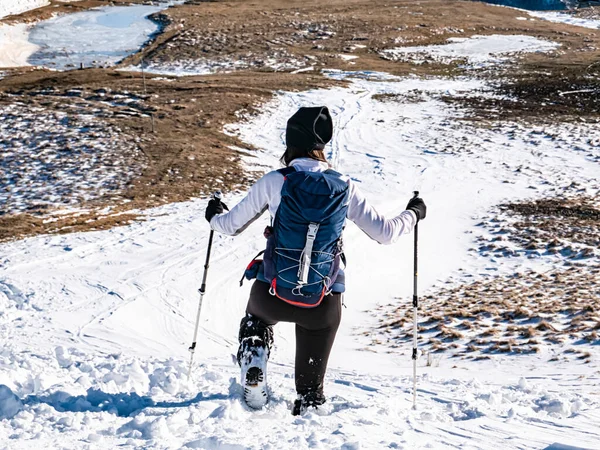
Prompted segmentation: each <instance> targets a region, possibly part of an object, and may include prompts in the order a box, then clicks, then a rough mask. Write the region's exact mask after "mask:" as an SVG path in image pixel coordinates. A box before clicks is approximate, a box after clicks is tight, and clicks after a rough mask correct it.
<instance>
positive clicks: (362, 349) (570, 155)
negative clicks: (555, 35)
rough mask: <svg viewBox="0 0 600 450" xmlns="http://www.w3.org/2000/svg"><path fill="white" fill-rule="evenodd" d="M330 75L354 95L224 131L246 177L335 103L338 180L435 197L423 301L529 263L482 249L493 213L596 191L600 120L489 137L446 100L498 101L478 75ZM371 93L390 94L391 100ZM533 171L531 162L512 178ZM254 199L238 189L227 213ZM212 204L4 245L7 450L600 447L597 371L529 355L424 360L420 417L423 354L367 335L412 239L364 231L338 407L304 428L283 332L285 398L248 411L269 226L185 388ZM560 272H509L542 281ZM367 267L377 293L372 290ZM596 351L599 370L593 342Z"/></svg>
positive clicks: (272, 371)
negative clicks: (573, 185)
mask: <svg viewBox="0 0 600 450" xmlns="http://www.w3.org/2000/svg"><path fill="white" fill-rule="evenodd" d="M330 76H332V77H336V78H348V77H352V79H351V83H350V85H349V86H348V87H344V88H342V87H337V88H333V89H327V90H314V91H309V92H300V93H287V92H282V93H280V94H279V95H278V96H277V97H276V98H275V99H274V100H273V101H271V102H270V103H268V104H267V105H265V106H264V108H262V110H263V111H264V112H263V113H262V114H261V115H259V116H257V117H253V118H251V119H250V120H248V121H241V122H240V123H237V124H231V125H230V126H228V127H227V132H229V133H234V134H237V135H239V136H240V137H241V138H242V139H243V140H245V141H247V142H248V143H250V144H253V145H254V146H256V147H257V148H259V149H261V150H260V153H259V154H258V155H257V156H254V157H252V156H246V157H245V158H246V160H247V161H248V162H247V163H248V164H255V165H256V161H260V164H262V165H263V167H264V168H265V169H267V168H271V167H277V162H276V161H277V158H278V156H279V154H280V153H281V151H282V149H283V146H282V142H283V135H284V126H285V121H286V119H287V117H288V116H289V115H291V113H293V112H294V111H295V110H296V109H297V108H298V106H300V105H316V104H326V105H328V106H329V108H330V110H331V112H332V114H333V116H334V120H335V123H336V131H335V136H334V140H333V143H332V145H331V146H330V147H329V148H328V149H329V152H330V153H329V157H330V159H331V161H332V162H333V163H334V164H335V166H336V168H337V169H338V170H341V171H342V172H344V173H347V174H349V175H350V176H351V177H352V178H353V179H354V180H355V181H356V182H357V183H358V184H359V186H360V188H361V189H362V190H363V191H364V192H365V193H366V194H367V195H368V197H369V199H370V200H371V201H372V202H373V203H374V204H375V205H376V206H377V208H378V209H379V210H381V211H382V212H385V213H388V214H393V213H395V212H398V211H400V210H402V209H403V207H404V205H405V203H406V201H407V199H408V198H409V197H410V194H411V192H412V190H414V189H418V190H420V191H421V192H422V195H423V197H424V198H425V200H426V202H427V203H428V205H429V215H428V218H427V220H425V221H424V222H422V224H421V225H420V239H421V241H420V258H421V261H422V264H423V266H422V268H421V271H420V289H422V291H423V292H427V290H431V289H433V288H434V286H436V285H437V284H438V283H443V282H444V281H445V280H447V279H448V276H449V275H450V274H454V273H456V271H457V270H458V269H463V271H464V272H465V273H473V274H479V273H485V272H487V271H488V269H490V268H494V269H495V270H505V271H511V270H514V269H515V268H514V266H511V265H510V264H507V265H504V264H500V263H498V262H495V261H493V260H492V259H490V258H485V257H474V256H473V254H472V253H470V252H469V251H468V248H469V247H470V246H471V245H473V243H472V239H473V236H472V235H471V234H468V233H465V232H466V231H468V230H471V229H472V228H473V225H474V223H475V220H476V218H477V216H478V215H481V214H484V213H485V212H487V211H488V210H489V208H490V207H491V206H493V205H496V204H498V203H499V202H502V201H506V200H507V199H519V198H530V197H532V196H536V197H537V196H543V195H546V194H548V195H552V194H554V193H556V192H559V191H560V188H561V187H562V186H564V185H566V184H568V183H570V181H571V180H572V179H573V177H575V176H576V177H577V179H578V180H579V181H580V183H581V186H582V188H583V189H588V190H589V193H593V192H596V191H594V189H597V180H598V168H597V160H594V159H593V158H591V157H590V156H589V155H590V154H592V155H596V156H598V152H599V151H598V147H597V146H596V145H594V142H597V141H596V139H598V130H597V129H596V128H595V126H594V125H593V124H591V125H586V124H579V125H577V126H573V125H566V124H565V125H557V126H556V128H555V129H553V130H552V133H553V134H554V135H555V136H556V135H558V136H560V139H556V138H555V139H551V138H546V137H544V135H543V134H542V135H540V134H536V130H530V129H528V128H526V127H522V126H513V127H510V126H509V125H505V126H504V127H502V126H498V127H493V126H492V127H486V128H475V126H474V125H468V124H466V123H465V122H461V121H460V118H461V117H464V116H465V115H467V114H468V111H463V110H460V109H456V108H454V107H451V106H449V105H447V104H446V103H444V102H442V101H441V99H440V96H441V95H448V94H450V95H455V96H466V95H474V96H489V95H494V93H493V91H492V89H491V87H489V86H487V85H486V83H485V82H484V81H479V80H473V79H469V78H462V79H455V80H441V79H435V78H433V79H427V80H425V79H420V78H416V77H412V78H398V77H390V76H388V75H385V74H376V73H367V74H363V73H357V74H352V73H347V72H346V73H344V72H338V71H331V72H330ZM376 94H390V95H392V96H394V97H392V98H391V99H390V100H384V101H380V100H376V99H375V98H373V96H374V95H376ZM506 127H509V128H510V130H509V129H508V128H506ZM534 140H536V143H535V144H534V143H533V141H534ZM575 148H578V149H579V150H574V149H575ZM519 166H526V167H529V169H527V170H521V171H520V172H516V171H515V168H517V167H519ZM504 181H508V183H505V182H504ZM530 186H535V187H536V189H535V190H532V189H530ZM590 189H591V190H590ZM240 198H241V195H240V194H237V195H229V196H227V198H226V199H225V202H226V203H228V204H230V205H232V204H235V202H236V201H238V200H239V199H240ZM465 199H468V201H465ZM205 204H206V202H205V200H202V199H199V200H195V201H190V202H186V203H182V204H172V205H167V206H164V207H161V208H157V209H155V210H152V211H150V212H149V213H148V214H147V218H146V221H144V222H140V223H136V224H133V225H130V226H127V227H121V228H115V229H113V230H110V231H103V232H91V233H85V234H71V235H63V236H41V237H36V238H31V239H27V240H24V241H21V242H15V243H11V244H4V245H2V246H1V247H0V255H1V256H0V305H1V306H2V309H1V310H2V314H1V315H0V336H1V337H2V339H3V340H4V342H5V345H4V346H3V348H2V350H0V384H3V385H5V386H6V388H5V389H3V390H2V392H3V394H2V395H3V396H2V398H3V399H8V401H7V400H3V402H4V403H2V405H3V406H2V408H1V411H2V414H4V415H5V416H12V418H11V419H5V420H2V421H0V441H2V442H10V447H11V448H13V447H15V448H40V447H43V446H47V447H51V446H52V443H53V442H55V441H56V440H57V439H60V442H61V444H62V445H64V446H67V447H70V448H73V447H82V446H85V445H99V446H102V447H105V448H113V447H117V446H120V447H123V448H136V447H137V448H140V447H141V448H161V449H162V448H240V449H241V448H244V449H246V448H252V449H258V448H291V447H294V448H319V447H322V448H415V447H416V448H448V447H455V448H458V447H460V448H489V447H490V446H506V442H507V439H510V441H508V442H511V445H512V446H514V447H515V448H516V447H518V448H544V447H546V448H565V446H568V445H570V444H573V443H576V444H577V446H578V447H579V448H597V443H598V442H599V440H600V433H599V431H598V429H597V423H598V420H600V398H598V395H597V393H595V392H596V391H597V384H598V374H597V371H598V363H597V359H594V360H593V361H594V362H592V363H591V364H583V363H581V362H573V361H568V362H566V361H557V362H552V363H551V362H548V358H547V357H545V356H544V355H543V354H542V355H537V354H534V355H522V356H497V357H495V358H492V359H490V360H487V361H464V360H461V359H451V358H447V357H445V356H443V355H441V356H440V357H439V358H437V357H436V358H435V360H434V361H433V363H431V364H429V365H428V364H427V362H426V361H425V360H424V359H421V360H419V368H418V373H419V380H418V387H419V395H418V409H417V411H412V410H411V404H412V395H411V376H410V374H411V360H410V356H409V352H410V350H409V348H407V346H400V347H399V348H397V349H392V350H391V351H381V350H377V348H371V347H370V346H369V345H367V344H365V340H364V339H363V338H361V337H360V334H359V333H358V332H359V331H362V330H370V331H369V332H370V333H372V332H373V331H372V329H371V328H370V327H371V325H373V324H374V323H375V320H374V318H373V317H372V316H371V311H373V310H374V309H375V308H376V306H377V305H382V304H388V303H393V304H399V303H400V304H401V303H404V304H406V305H407V307H409V304H410V302H409V298H410V293H411V289H412V283H411V280H412V270H411V262H412V239H411V238H410V237H408V238H404V239H402V240H401V242H399V243H398V244H397V245H395V246H394V247H384V246H378V245H376V244H375V243H373V242H372V241H370V240H369V239H368V238H367V237H366V236H364V235H363V234H362V233H361V232H360V231H359V230H358V229H357V228H356V227H355V226H353V225H349V226H348V229H347V232H346V242H348V243H349V244H348V245H347V247H348V248H347V254H348V259H349V261H350V263H349V268H348V273H347V277H348V292H347V294H346V296H345V303H346V305H347V309H345V310H344V318H343V320H342V327H341V329H340V332H339V335H338V340H337V342H336V344H335V347H334V350H333V355H332V358H331V362H330V370H329V373H328V376H327V380H326V393H327V395H328V396H329V402H328V403H327V404H326V405H324V407H322V408H320V409H319V410H317V411H314V412H309V413H307V414H305V415H304V416H302V417H292V416H291V415H290V408H291V403H292V401H293V399H294V392H293V379H292V376H293V360H294V357H293V342H294V339H293V327H291V326H289V325H286V324H280V325H278V326H277V328H276V336H275V341H276V346H275V348H274V351H273V355H272V359H271V362H270V368H269V379H270V388H271V391H272V399H271V402H270V403H269V405H268V407H267V408H266V409H264V410H263V411H259V412H254V411H251V410H249V409H248V408H247V407H245V406H244V405H242V403H241V387H240V385H239V383H238V381H237V378H238V376H239V369H238V368H237V367H236V366H235V365H233V364H232V361H231V354H233V353H235V351H236V347H237V344H236V334H237V326H238V321H239V319H240V318H241V317H242V314H243V310H244V307H245V300H246V298H247V293H248V289H249V285H248V284H246V286H245V287H244V288H241V289H240V288H239V287H238V283H237V281H238V279H239V277H240V275H241V271H242V270H243V267H244V266H245V265H246V263H247V261H248V260H249V259H250V258H251V257H252V256H254V255H255V254H256V253H257V251H258V250H259V249H260V248H261V246H262V245H263V242H262V239H261V238H260V236H261V230H262V228H263V227H264V225H265V224H266V223H267V218H266V217H265V218H262V219H261V220H260V221H259V222H258V223H256V224H253V225H252V226H251V227H250V228H249V229H248V230H247V231H246V232H245V235H244V236H242V237H237V238H230V237H225V236H219V235H217V236H216V237H215V244H214V247H213V257H212V259H211V268H210V273H209V281H208V291H207V294H206V296H205V299H204V304H203V310H202V319H201V327H200V335H199V347H198V349H197V352H196V365H195V368H194V371H193V376H192V379H191V380H190V381H188V380H187V376H186V375H187V363H188V355H187V350H186V349H187V346H188V345H189V343H190V342H189V341H190V340H191V336H192V332H193V321H194V318H195V312H196V307H197V288H198V286H199V284H200V282H201V277H202V266H203V264H204V252H205V250H206V244H207V236H208V226H207V224H206V222H205V220H204V217H203V216H204V214H203V212H204V207H205ZM257 236H259V237H257ZM559 263H560V262H559V261H553V260H548V259H543V260H530V259H527V258H521V259H519V258H517V259H515V260H514V264H515V265H518V264H528V265H532V266H534V267H542V268H543V267H547V266H552V265H553V264H559ZM364 274H370V275H369V277H370V278H371V279H372V280H373V281H376V282H375V283H365V276H364ZM589 349H590V351H592V352H593V353H594V355H596V356H595V358H597V356H598V351H597V349H594V348H592V347H590V348H589ZM11 392H12V394H14V395H16V397H17V398H18V399H19V400H15V397H14V396H13V395H12V394H11ZM19 402H20V403H19ZM565 430H568V432H566V431H565ZM13 444H14V445H13Z"/></svg>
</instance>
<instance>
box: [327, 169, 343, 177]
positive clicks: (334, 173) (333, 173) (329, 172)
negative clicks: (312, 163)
mask: <svg viewBox="0 0 600 450" xmlns="http://www.w3.org/2000/svg"><path fill="white" fill-rule="evenodd" d="M323 173H326V174H328V175H333V176H335V177H338V178H341V177H342V174H341V173H339V172H336V171H335V170H333V169H327V170H326V171H325V172H323Z"/></svg>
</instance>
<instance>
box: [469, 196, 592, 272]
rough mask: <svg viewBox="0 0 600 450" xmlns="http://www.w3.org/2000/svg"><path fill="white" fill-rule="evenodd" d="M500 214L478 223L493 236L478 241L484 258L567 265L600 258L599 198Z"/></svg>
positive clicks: (534, 204)
mask: <svg viewBox="0 0 600 450" xmlns="http://www.w3.org/2000/svg"><path fill="white" fill-rule="evenodd" d="M499 210H500V212H501V214H500V215H499V216H497V217H494V218H490V219H488V220H485V221H483V222H481V223H479V226H481V227H484V228H487V229H489V230H490V232H491V236H490V237H482V236H480V237H479V238H478V241H479V243H480V245H479V247H478V248H477V249H476V251H477V252H479V253H480V254H481V255H483V256H492V257H494V258H506V257H508V258H510V257H514V256H519V255H520V256H526V257H539V256H551V255H557V256H561V257H563V258H564V259H565V261H566V262H565V264H567V265H570V264H574V263H575V262H576V261H578V260H593V259H597V258H598V257H599V256H600V255H599V253H598V249H600V202H599V201H598V198H597V197H586V196H579V197H568V198H552V199H540V200H535V201H530V202H523V203H511V204H504V205H500V207H499ZM503 213H504V214H503Z"/></svg>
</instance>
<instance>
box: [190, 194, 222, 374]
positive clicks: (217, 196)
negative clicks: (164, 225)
mask: <svg viewBox="0 0 600 450" xmlns="http://www.w3.org/2000/svg"><path fill="white" fill-rule="evenodd" d="M213 199H214V200H217V201H219V202H220V201H221V191H217V192H215V193H214V195H213ZM214 235H215V230H213V229H211V230H210V235H209V237H208V249H207V250H206V262H205V263H204V275H203V276H202V284H201V285H200V289H198V292H200V301H199V302H198V313H197V314H196V327H195V328H194V339H193V341H192V345H191V346H190V348H189V351H190V353H191V354H190V366H189V368H188V380H189V379H190V376H191V374H192V364H193V363H194V352H195V351H196V341H197V339H198V327H199V326H200V311H201V309H202V299H203V298H204V293H205V292H206V277H207V275H208V263H209V262H210V251H211V249H212V242H213V236H214Z"/></svg>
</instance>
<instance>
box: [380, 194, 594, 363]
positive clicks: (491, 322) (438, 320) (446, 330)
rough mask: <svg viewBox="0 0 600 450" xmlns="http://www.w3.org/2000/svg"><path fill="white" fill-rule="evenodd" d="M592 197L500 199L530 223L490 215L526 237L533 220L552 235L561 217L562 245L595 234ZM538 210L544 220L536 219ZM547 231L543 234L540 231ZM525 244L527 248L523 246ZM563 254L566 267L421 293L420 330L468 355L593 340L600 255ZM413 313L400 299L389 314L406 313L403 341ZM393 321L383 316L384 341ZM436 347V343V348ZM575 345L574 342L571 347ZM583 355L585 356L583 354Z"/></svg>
mask: <svg viewBox="0 0 600 450" xmlns="http://www.w3.org/2000/svg"><path fill="white" fill-rule="evenodd" d="M535 205H543V207H535ZM553 205H554V206H553ZM595 205H596V203H594V201H593V200H591V199H589V198H579V199H573V200H568V201H566V200H563V199H559V200H550V199H547V200H544V201H540V202H536V203H533V204H532V203H524V204H517V205H505V206H504V207H503V210H504V211H508V210H510V211H511V214H514V215H518V216H517V217H518V219H519V222H518V223H520V221H523V222H527V223H528V225H527V227H526V228H521V227H519V226H515V227H507V226H505V225H504V224H503V221H502V219H501V218H498V217H497V218H494V221H493V222H491V223H496V224H498V223H500V224H502V227H503V229H504V230H509V231H510V233H508V234H505V237H506V239H509V240H511V241H513V242H520V243H523V242H524V241H525V240H524V237H525V235H527V234H529V231H530V230H531V229H532V227H538V228H534V229H535V230H536V231H537V232H538V236H545V237H546V238H547V239H548V240H549V241H551V240H552V239H556V237H555V236H553V234H552V231H549V230H547V228H546V227H547V224H548V223H550V222H552V221H554V222H560V223H561V224H562V228H561V238H560V239H561V242H563V244H562V245H570V246H574V247H576V246H577V245H586V244H587V243H595V242H596V240H598V239H600V211H599V210H598V209H597V206H595ZM539 215H543V217H544V218H545V220H538V219H539V217H540V216H539ZM583 226H585V227H587V228H586V229H587V230H588V231H587V235H586V237H585V240H584V242H573V240H577V239H579V235H578V234H575V233H573V232H571V231H570V230H569V227H571V228H576V229H581V227H583ZM545 232H547V233H548V234H547V235H544V234H543V233H545ZM492 239H493V237H492ZM539 239H540V240H538V241H536V244H537V245H536V246H537V247H538V248H539V247H543V246H544V245H543V244H541V243H540V242H543V241H541V238H539ZM523 252H524V253H523V254H524V255H526V253H525V250H523ZM566 259H567V262H568V265H567V267H562V268H561V267H555V268H554V269H552V270H550V271H547V272H544V273H538V272H535V271H533V270H524V271H522V272H518V273H515V274H513V275H505V276H496V277H490V278H486V279H483V280H478V281H475V282H471V283H468V284H461V285H458V286H454V287H450V288H448V287H444V288H440V289H438V290H436V291H435V292H433V293H431V294H430V295H427V296H424V298H423V299H422V304H424V305H427V308H426V310H427V311H428V313H429V314H430V315H428V316H426V317H423V318H422V319H421V322H420V324H419V325H420V330H422V331H426V332H437V333H439V334H437V335H436V338H438V339H441V340H444V341H446V342H452V344H453V345H454V346H457V347H458V354H465V355H473V354H477V353H514V354H519V353H534V352H539V351H540V348H541V346H543V345H563V344H565V343H569V342H571V343H578V345H598V344H600V340H599V334H600V261H598V258H596V259H594V258H591V259H590V258H587V259H585V260H584V262H581V263H579V262H577V260H575V261H574V262H570V260H569V259H568V258H566ZM411 314H412V310H410V309H408V308H405V307H400V308H396V309H395V310H394V311H393V312H392V315H391V317H394V318H397V317H404V318H405V325H404V326H405V330H407V333H406V338H405V339H407V340H406V341H405V342H408V339H409V338H411V337H412V334H411V333H410V332H409V331H410V326H411V325H410V315H411ZM388 317H390V316H389V313H388ZM390 323H392V322H389V321H386V320H382V324H381V326H380V330H382V331H383V332H384V333H385V334H386V337H387V338H388V342H389V341H390V340H395V338H393V337H392V334H391V332H392V329H393V326H390ZM452 330H454V333H453V332H452ZM401 340H403V339H401ZM439 348H440V345H439V344H436V350H437V351H440V350H439ZM446 351H452V348H450V347H448V348H447V349H446ZM578 351H579V350H578ZM573 352H575V350H571V351H569V353H573ZM470 357H472V356H470ZM582 358H583V359H586V360H587V359H589V357H587V356H586V357H582Z"/></svg>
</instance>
